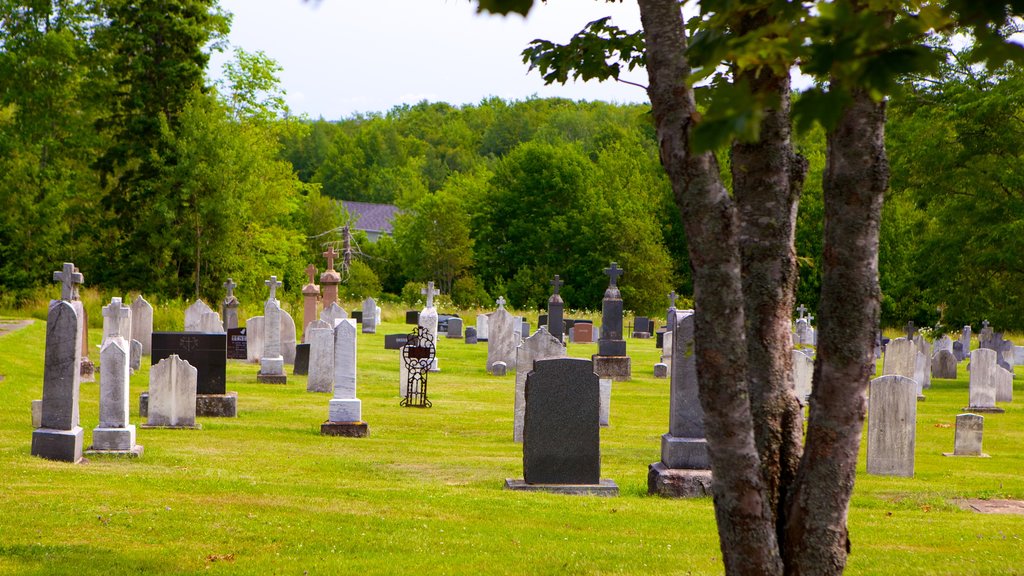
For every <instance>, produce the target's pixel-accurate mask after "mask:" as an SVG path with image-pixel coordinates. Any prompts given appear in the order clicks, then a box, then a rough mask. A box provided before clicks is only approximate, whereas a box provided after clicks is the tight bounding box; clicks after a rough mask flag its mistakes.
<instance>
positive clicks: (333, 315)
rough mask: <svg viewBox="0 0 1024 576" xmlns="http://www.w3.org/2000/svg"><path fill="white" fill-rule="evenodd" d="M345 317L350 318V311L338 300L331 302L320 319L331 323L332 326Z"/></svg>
mask: <svg viewBox="0 0 1024 576" xmlns="http://www.w3.org/2000/svg"><path fill="white" fill-rule="evenodd" d="M345 318H348V312H346V311H345V309H344V308H342V307H341V306H338V303H337V302H331V303H330V304H329V305H328V306H327V307H326V308H324V310H323V312H321V313H320V319H321V320H323V321H324V322H327V323H328V324H330V325H331V327H332V328H333V327H334V326H335V325H337V323H338V321H339V320H344V319H345Z"/></svg>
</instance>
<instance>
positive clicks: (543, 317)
mask: <svg viewBox="0 0 1024 576" xmlns="http://www.w3.org/2000/svg"><path fill="white" fill-rule="evenodd" d="M547 325H548V315H547V314H538V315H537V326H538V327H540V326H547ZM550 331H551V328H548V332H550Z"/></svg>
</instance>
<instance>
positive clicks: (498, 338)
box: [477, 308, 519, 372]
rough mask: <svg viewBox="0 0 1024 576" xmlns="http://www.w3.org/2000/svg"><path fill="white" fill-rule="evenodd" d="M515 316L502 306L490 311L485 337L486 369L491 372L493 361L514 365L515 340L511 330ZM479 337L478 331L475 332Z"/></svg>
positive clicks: (516, 343)
mask: <svg viewBox="0 0 1024 576" xmlns="http://www.w3.org/2000/svg"><path fill="white" fill-rule="evenodd" d="M514 325H515V318H513V317H512V315H511V314H509V313H508V311H507V310H505V309H504V308H499V309H498V310H495V311H494V312H492V313H491V317H490V319H489V320H488V327H487V328H488V333H489V334H488V336H489V337H488V339H487V371H488V372H491V366H492V365H493V364H494V363H495V362H504V363H505V365H506V366H515V361H516V346H517V345H518V344H519V342H518V341H517V340H516V336H515V333H514V332H513V329H514V327H515V326H514ZM477 337H478V338H479V332H478V333H477Z"/></svg>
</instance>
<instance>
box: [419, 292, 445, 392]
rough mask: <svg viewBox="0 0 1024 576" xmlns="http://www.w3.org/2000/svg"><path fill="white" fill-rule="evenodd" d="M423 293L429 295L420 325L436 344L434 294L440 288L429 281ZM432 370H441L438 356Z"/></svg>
mask: <svg viewBox="0 0 1024 576" xmlns="http://www.w3.org/2000/svg"><path fill="white" fill-rule="evenodd" d="M420 292H421V293H422V294H425V295H426V296H427V305H426V306H425V307H424V308H423V310H422V311H421V312H420V316H419V325H420V326H422V327H423V328H424V329H425V330H426V331H427V332H428V333H429V334H430V340H431V341H432V342H434V343H435V344H436V342H437V308H434V296H436V295H438V294H440V293H441V292H440V290H435V289H434V283H433V282H427V287H426V288H424V289H423V290H421V291H420ZM430 371H431V372H439V371H440V369H439V368H438V366H437V356H436V355H435V356H434V362H433V364H431V366H430Z"/></svg>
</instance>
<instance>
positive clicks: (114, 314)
mask: <svg viewBox="0 0 1024 576" xmlns="http://www.w3.org/2000/svg"><path fill="white" fill-rule="evenodd" d="M112 336H119V337H121V338H124V339H125V340H128V339H130V338H131V337H132V309H131V308H129V307H128V306H125V305H124V304H122V303H121V299H120V298H117V297H114V298H111V299H110V304H108V305H106V306H104V307H103V340H106V339H107V338H109V337H112Z"/></svg>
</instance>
